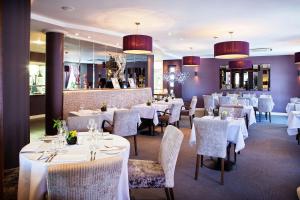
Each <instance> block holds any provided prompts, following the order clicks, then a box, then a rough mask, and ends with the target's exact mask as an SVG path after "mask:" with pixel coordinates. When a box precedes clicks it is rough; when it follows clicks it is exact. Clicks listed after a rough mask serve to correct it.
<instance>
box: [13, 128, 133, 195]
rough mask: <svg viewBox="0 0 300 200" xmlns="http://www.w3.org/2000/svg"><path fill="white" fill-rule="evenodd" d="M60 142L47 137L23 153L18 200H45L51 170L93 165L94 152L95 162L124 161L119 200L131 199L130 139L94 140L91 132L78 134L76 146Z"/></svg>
mask: <svg viewBox="0 0 300 200" xmlns="http://www.w3.org/2000/svg"><path fill="white" fill-rule="evenodd" d="M58 141H59V140H58V137H57V136H52V137H51V136H45V137H44V138H41V140H39V141H35V142H31V143H29V144H28V145H26V146H25V147H23V148H22V150H21V151H20V153H19V159H20V169H19V184H18V199H19V200H23V199H24V200H25V199H26V200H27V199H29V200H39V199H44V196H45V194H46V193H47V173H48V170H47V169H48V166H50V165H57V164H65V163H77V162H93V161H91V160H93V159H91V150H93V151H94V152H96V154H92V155H95V160H101V159H104V158H108V157H113V156H119V157H121V158H123V165H122V170H121V175H120V179H119V185H118V192H117V199H129V186H128V158H129V152H130V143H129V141H128V140H127V139H125V138H123V137H121V136H118V135H112V134H108V133H100V134H98V135H96V136H92V135H91V134H90V133H88V132H79V133H78V136H77V144H75V145H68V144H66V143H62V142H60V143H59V142H58ZM53 152H54V153H53ZM50 155H55V156H54V157H53V158H52V159H48V158H49V156H50ZM49 160H50V161H49ZM107 178H109V177H107Z"/></svg>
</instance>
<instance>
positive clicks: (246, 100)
mask: <svg viewBox="0 0 300 200" xmlns="http://www.w3.org/2000/svg"><path fill="white" fill-rule="evenodd" d="M237 103H238V104H239V105H242V106H249V105H250V99H249V98H245V97H238V99H237Z"/></svg>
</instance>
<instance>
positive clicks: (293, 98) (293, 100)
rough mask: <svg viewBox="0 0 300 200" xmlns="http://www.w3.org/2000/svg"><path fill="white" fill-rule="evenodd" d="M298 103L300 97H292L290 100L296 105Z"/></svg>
mask: <svg viewBox="0 0 300 200" xmlns="http://www.w3.org/2000/svg"><path fill="white" fill-rule="evenodd" d="M298 101H300V98H298V97H292V98H290V102H291V103H296V102H298Z"/></svg>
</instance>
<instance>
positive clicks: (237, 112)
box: [219, 106, 244, 118]
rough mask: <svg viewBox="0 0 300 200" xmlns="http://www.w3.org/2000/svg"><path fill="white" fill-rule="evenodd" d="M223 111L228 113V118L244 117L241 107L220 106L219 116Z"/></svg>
mask: <svg viewBox="0 0 300 200" xmlns="http://www.w3.org/2000/svg"><path fill="white" fill-rule="evenodd" d="M223 111H226V112H228V115H229V116H230V117H234V118H242V117H244V108H243V107H242V106H221V107H220V108H219V115H221V113H222V112H223Z"/></svg>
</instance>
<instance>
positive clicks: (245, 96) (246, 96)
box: [243, 93, 251, 98]
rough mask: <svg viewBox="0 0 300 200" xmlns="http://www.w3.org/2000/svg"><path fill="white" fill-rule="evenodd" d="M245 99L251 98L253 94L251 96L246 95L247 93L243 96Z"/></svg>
mask: <svg viewBox="0 0 300 200" xmlns="http://www.w3.org/2000/svg"><path fill="white" fill-rule="evenodd" d="M243 97H244V98H251V94H249V93H248V94H246V93H245V94H243Z"/></svg>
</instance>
